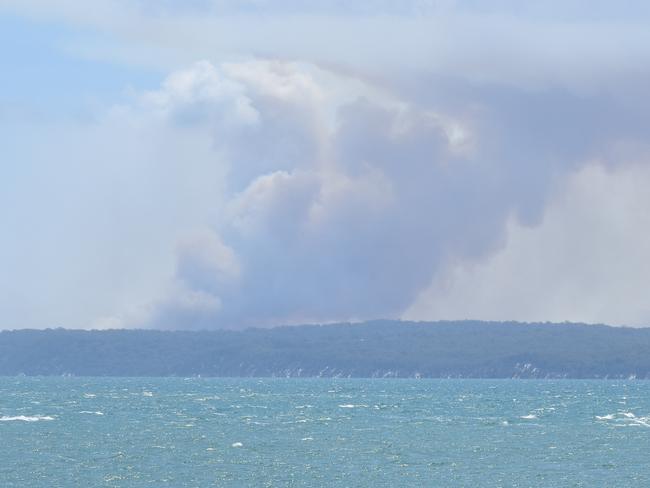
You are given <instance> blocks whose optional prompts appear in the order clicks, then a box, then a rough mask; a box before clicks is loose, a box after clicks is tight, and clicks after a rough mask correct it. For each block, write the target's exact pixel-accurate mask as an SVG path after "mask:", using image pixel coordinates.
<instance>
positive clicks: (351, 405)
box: [339, 403, 368, 408]
mask: <svg viewBox="0 0 650 488" xmlns="http://www.w3.org/2000/svg"><path fill="white" fill-rule="evenodd" d="M367 407H368V405H353V404H352V403H344V404H343V405H339V408H367Z"/></svg>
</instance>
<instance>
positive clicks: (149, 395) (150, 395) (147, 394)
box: [142, 391, 153, 397]
mask: <svg viewBox="0 0 650 488" xmlns="http://www.w3.org/2000/svg"><path fill="white" fill-rule="evenodd" d="M142 396H146V397H152V396H153V393H151V392H150V391H143V392H142Z"/></svg>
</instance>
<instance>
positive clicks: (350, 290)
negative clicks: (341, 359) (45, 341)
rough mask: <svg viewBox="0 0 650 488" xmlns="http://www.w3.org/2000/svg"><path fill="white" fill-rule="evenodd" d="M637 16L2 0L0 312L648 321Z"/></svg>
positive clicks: (530, 8)
mask: <svg viewBox="0 0 650 488" xmlns="http://www.w3.org/2000/svg"><path fill="white" fill-rule="evenodd" d="M649 21H650V4H648V2H645V1H642V0H639V1H631V0H627V1H626V0H621V1H618V2H610V1H601V0H591V1H587V0H584V1H578V0H562V1H555V0H549V1H546V2H536V1H532V0H531V1H521V0H517V1H515V0H502V1H494V2H483V1H477V0H475V1H473V0H467V1H453V0H402V1H390V0H364V1H360V2H345V1H341V0H322V1H309V2H307V1H298V0H273V1H271V0H240V1H231V0H192V1H187V0H186V1H181V0H164V1H163V0H156V1H154V0H95V1H93V2H79V1H76V0H47V1H46V0H0V72H1V74H2V76H0V229H1V234H0V237H1V238H0V328H4V329H16V328H45V327H69V328H121V327H142V328H162V329H185V328H187V329H207V328H232V329H239V328H245V327H250V326H261V327H266V326H274V325H280V324H301V323H327V322H339V321H360V320H367V319H375V318H390V319H408V320H443V319H445V320H458V319H484V320H518V321H555V322H564V321H573V322H587V323H608V324H612V325H629V326H647V325H650V302H648V300H647V296H646V293H645V291H646V290H647V289H649V288H650V211H649V210H650V192H648V191H647V188H648V186H649V184H650V143H649V142H650V83H649V82H650V30H649V29H647V25H648V22H649Z"/></svg>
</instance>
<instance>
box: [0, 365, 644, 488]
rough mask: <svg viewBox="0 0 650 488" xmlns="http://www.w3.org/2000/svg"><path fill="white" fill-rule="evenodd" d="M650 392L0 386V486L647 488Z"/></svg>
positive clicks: (204, 384) (305, 383)
mask: <svg viewBox="0 0 650 488" xmlns="http://www.w3.org/2000/svg"><path fill="white" fill-rule="evenodd" d="M649 453H650V382H647V381H606V380H601V381H579V380H454V379H448V380H425V379H421V380H415V379H414V380H405V379H400V380H398V379H372V380H369V379H368V380H363V379H295V378H294V379H276V378H268V379H256V378H251V379H234V378H232V379H223V378H186V379H183V378H74V377H67V378H65V377H64V378H61V377H57V378H51V377H47V378H46V377H43V378H30V377H19V378H15V377H14V378H7V377H5V378H0V459H1V463H0V487H2V488H8V487H25V488H27V487H29V488H39V487H43V488H53V487H66V488H67V487H84V488H85V487H124V488H132V487H285V486H286V487H306V486H309V487H408V486H415V487H420V486H422V487H444V488H449V487H471V488H479V487H553V488H559V487H616V488H621V487H645V486H650V462H649V461H648V454H649Z"/></svg>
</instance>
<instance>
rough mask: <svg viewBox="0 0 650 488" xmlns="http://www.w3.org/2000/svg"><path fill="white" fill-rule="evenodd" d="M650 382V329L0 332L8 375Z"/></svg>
mask: <svg viewBox="0 0 650 488" xmlns="http://www.w3.org/2000/svg"><path fill="white" fill-rule="evenodd" d="M17 374H26V375H61V374H71V375H78V376H194V375H202V376H346V377H347V376H352V377H385V376H389V377H414V376H421V377H436V378H437V377H479V378H510V377H525V378H545V377H552V378H556V377H571V378H605V377H609V378H614V377H625V378H627V377H630V376H636V377H638V378H650V329H630V328H614V327H606V326H601V325H598V326H596V325H578V324H517V323H497V322H472V321H463V322H435V323H414V322H395V321H374V322H367V323H364V324H355V325H350V324H339V325H323V326H317V325H314V326H300V327H280V328H275V329H248V330H244V331H240V332H235V331H197V332H190V331H155V330H108V331H79V330H64V329H48V330H42V331H37V330H19V331H4V332H1V333H0V375H17Z"/></svg>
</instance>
